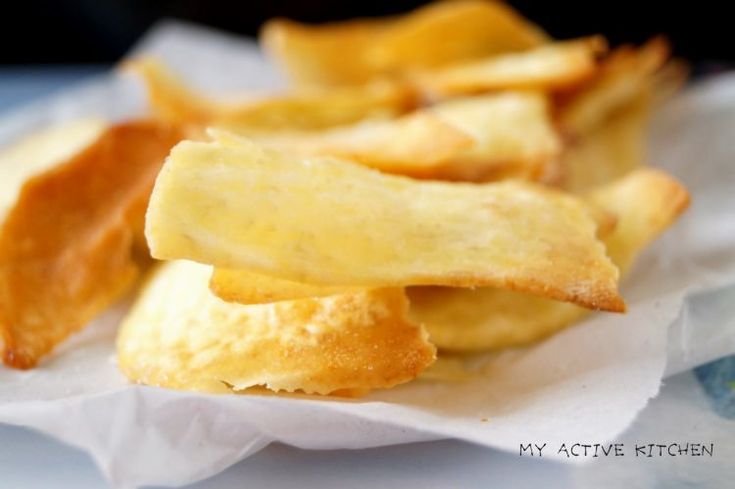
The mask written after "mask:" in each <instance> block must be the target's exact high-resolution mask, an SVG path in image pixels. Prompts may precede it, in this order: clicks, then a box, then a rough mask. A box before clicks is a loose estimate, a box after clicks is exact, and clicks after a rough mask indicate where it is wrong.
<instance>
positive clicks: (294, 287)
mask: <svg viewBox="0 0 735 489" xmlns="http://www.w3.org/2000/svg"><path fill="white" fill-rule="evenodd" d="M209 287H210V289H211V291H212V293H213V294H214V295H216V296H217V297H219V298H220V299H222V300H225V301H227V302H237V303H240V304H268V303H270V302H279V301H289V300H295V299H305V298H309V297H329V296H330V295H338V294H346V293H354V292H360V291H362V290H364V287H346V286H332V287H330V286H324V285H311V284H305V283H302V282H294V281H292V280H286V279H282V278H276V277H269V276H268V275H263V274H260V273H255V272H249V271H247V270H228V269H226V268H217V269H215V270H214V272H213V273H212V278H211V280H210V282H209Z"/></svg>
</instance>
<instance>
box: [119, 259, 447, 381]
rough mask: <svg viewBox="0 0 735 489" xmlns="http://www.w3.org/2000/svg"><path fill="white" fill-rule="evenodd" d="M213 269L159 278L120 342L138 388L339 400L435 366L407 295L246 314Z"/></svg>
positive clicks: (268, 307) (181, 266) (338, 299)
mask: <svg viewBox="0 0 735 489" xmlns="http://www.w3.org/2000/svg"><path fill="white" fill-rule="evenodd" d="M210 271H211V268H210V267H206V266H203V265H199V264H196V263H191V262H183V261H182V262H172V263H167V264H165V265H163V268H162V269H161V270H160V271H159V272H158V273H157V274H156V275H155V276H154V277H153V278H152V280H151V281H150V283H149V284H148V285H147V286H146V287H145V288H144V290H143V291H142V293H141V296H140V298H139V299H138V301H137V303H136V304H135V305H134V307H133V309H132V311H131V312H130V314H129V315H128V317H127V318H126V319H125V320H124V322H123V324H122V326H121V329H120V332H119V334H118V340H117V350H118V362H119V365H120V368H121V369H122V371H123V372H124V373H125V375H127V376H128V377H129V378H130V379H131V380H133V381H135V382H140V383H143V384H148V385H154V386H159V387H170V388H176V389H189V390H198V391H207V392H229V391H230V389H233V390H235V391H242V390H245V389H248V388H250V387H254V386H264V387H266V388H268V389H271V390H274V391H287V392H294V391H302V392H305V393H308V394H330V393H334V392H335V391H344V390H350V391H353V392H354V391H362V392H365V391H367V390H370V389H380V388H388V387H393V386H395V385H397V384H401V383H403V382H408V381H409V380H411V379H413V378H415V377H416V376H417V375H418V374H419V373H420V372H421V371H422V370H423V369H424V368H426V367H427V366H428V365H430V364H431V363H432V362H433V361H434V355H435V349H434V347H433V346H432V345H431V344H430V343H429V342H428V341H427V339H426V337H427V335H426V332H425V330H424V329H423V327H421V326H419V325H416V324H413V323H410V322H408V321H407V320H406V310H407V308H408V302H407V300H406V297H405V295H404V293H403V291H402V290H401V289H376V290H363V291H361V292H355V293H352V294H343V295H337V296H333V297H329V298H321V299H304V300H299V301H292V302H279V303H275V304H265V305H255V306H242V305H239V304H230V303H226V302H223V301H221V300H219V299H217V298H216V297H214V296H213V295H212V294H211V293H210V292H209V289H208V288H207V280H208V278H209V274H210Z"/></svg>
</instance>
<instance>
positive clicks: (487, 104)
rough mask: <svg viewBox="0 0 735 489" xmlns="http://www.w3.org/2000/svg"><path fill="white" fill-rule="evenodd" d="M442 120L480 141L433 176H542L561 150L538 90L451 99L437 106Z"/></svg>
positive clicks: (488, 178)
mask: <svg viewBox="0 0 735 489" xmlns="http://www.w3.org/2000/svg"><path fill="white" fill-rule="evenodd" d="M433 110H434V112H435V113H436V114H437V115H438V116H439V117H441V118H442V119H443V120H445V121H447V122H449V123H451V124H453V125H455V126H456V127H458V128H459V129H461V130H462V131H465V132H466V133H467V134H469V135H470V136H472V137H473V138H474V139H475V141H476V143H475V145H474V146H472V147H471V148H469V149H467V150H465V151H463V152H462V153H460V154H459V155H456V156H453V157H451V158H448V159H446V160H445V161H444V163H443V165H441V166H438V167H437V168H435V169H434V172H433V174H432V175H431V176H432V177H434V178H442V179H448V180H460V181H475V182H477V181H493V180H501V179H504V178H522V179H528V180H538V179H540V178H541V177H542V176H543V175H544V174H546V173H547V172H548V171H549V169H548V167H549V166H553V165H556V163H557V158H558V157H559V155H560V153H561V149H562V144H561V141H560V138H559V136H558V135H557V133H556V131H555V129H554V127H553V124H552V120H551V115H550V113H549V103H548V99H547V97H546V96H545V95H543V94H542V93H539V92H503V93H498V94H492V95H484V96H480V97H466V98H461V99H455V100H450V101H447V102H444V103H441V104H438V105H436V106H434V107H433Z"/></svg>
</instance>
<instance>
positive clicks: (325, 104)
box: [125, 58, 417, 131]
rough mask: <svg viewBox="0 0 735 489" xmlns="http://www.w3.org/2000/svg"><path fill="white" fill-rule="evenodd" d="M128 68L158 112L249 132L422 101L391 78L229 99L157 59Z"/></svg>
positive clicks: (336, 121) (338, 121)
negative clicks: (190, 82)
mask: <svg viewBox="0 0 735 489" xmlns="http://www.w3.org/2000/svg"><path fill="white" fill-rule="evenodd" d="M125 68H126V69H129V70H131V71H133V72H135V73H137V74H138V75H139V76H141V77H142V79H143V81H144V82H145V84H146V87H147V90H148V97H149V99H150V104H151V107H152V108H153V111H154V112H155V114H156V116H157V117H159V118H162V119H164V120H167V121H171V122H174V123H177V124H192V125H198V126H207V125H216V126H224V127H230V128H233V129H236V128H239V129H242V130H246V131H280V130H316V129H325V128H328V127H334V126H338V125H342V124H350V123H354V122H357V121H361V120H363V119H372V118H376V119H377V118H388V117H393V116H396V115H399V114H402V113H405V112H407V111H409V110H411V109H413V108H414V107H415V106H416V104H417V97H416V93H415V92H414V90H413V89H412V88H410V87H409V86H408V85H407V84H404V83H400V82H393V81H387V80H382V81H375V82H371V83H368V84H366V85H363V86H360V87H350V88H343V89H338V90H334V89H332V90H328V91H326V90H324V91H322V90H312V91H302V92H295V93H289V94H282V95H277V94H276V95H270V96H266V97H259V98H253V97H252V96H250V97H249V99H248V100H243V101H239V102H237V101H234V102H233V101H230V102H225V101H220V100H213V99H209V98H206V97H203V96H202V95H199V94H197V93H195V92H194V91H192V90H191V89H190V88H189V87H187V86H185V85H184V84H183V83H182V82H181V81H180V80H179V78H178V77H177V76H176V75H174V74H173V73H172V72H170V71H169V70H168V68H167V67H166V66H164V65H163V64H161V63H160V62H158V61H156V60H154V59H151V58H140V59H135V60H132V61H129V62H127V63H126V64H125Z"/></svg>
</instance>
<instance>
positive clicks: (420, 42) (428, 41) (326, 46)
mask: <svg viewBox="0 0 735 489" xmlns="http://www.w3.org/2000/svg"><path fill="white" fill-rule="evenodd" d="M546 40H547V36H546V35H545V34H544V33H543V32H542V31H541V30H540V29H539V28H538V27H537V26H535V25H533V24H531V23H530V22H528V21H527V20H525V19H523V18H522V17H521V16H520V15H518V14H517V13H516V12H515V11H513V10H512V9H511V8H510V7H508V6H507V5H506V4H504V3H502V2H495V1H487V0H463V1H452V2H450V1H443V2H436V3H434V4H431V5H428V6H426V7H422V8H420V9H418V10H415V11H414V12H411V13H409V14H406V15H403V16H399V17H388V18H383V19H374V20H368V19H359V20H351V21H347V22H339V23H334V24H323V25H306V24H300V23H297V22H293V21H289V20H285V19H274V20H271V21H269V22H267V23H266V25H265V27H264V28H263V30H262V32H261V36H260V41H261V43H262V44H263V45H264V47H265V48H266V50H267V52H268V53H270V54H271V55H272V56H273V57H274V59H275V60H276V61H277V62H279V64H280V65H281V66H282V67H283V68H284V69H285V71H286V73H287V74H288V75H289V77H290V78H291V80H292V81H293V82H294V83H295V84H297V85H301V86H337V85H350V84H360V83H364V82H366V81H368V80H370V79H372V78H374V77H376V76H381V75H393V74H396V73H401V72H402V71H404V70H407V69H412V68H420V67H433V66H441V65H444V64H447V63H453V62H457V61H462V60H466V59H472V58H477V57H481V56H488V55H492V54H497V53H504V52H509V51H519V50H523V49H528V48H531V47H534V46H537V45H538V44H541V43H542V42H545V41H546Z"/></svg>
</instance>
